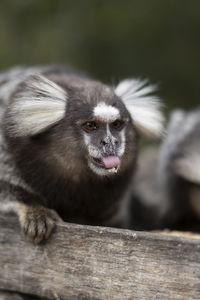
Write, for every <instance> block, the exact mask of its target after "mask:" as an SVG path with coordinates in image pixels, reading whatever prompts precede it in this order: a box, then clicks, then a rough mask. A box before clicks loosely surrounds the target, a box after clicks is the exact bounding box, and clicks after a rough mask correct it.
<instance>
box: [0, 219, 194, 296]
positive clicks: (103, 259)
mask: <svg viewBox="0 0 200 300" xmlns="http://www.w3.org/2000/svg"><path fill="white" fill-rule="evenodd" d="M19 231H20V230H19V227H18V224H17V222H16V219H15V218H14V217H13V218H11V217H9V219H8V217H3V216H0V289H7V290H10V291H19V292H23V293H28V294H33V295H38V296H45V297H49V298H50V299H59V298H61V299H73V300H74V299H96V300H97V299H103V300H104V299H117V300H118V299H119V300H123V299H131V300H133V299H139V300H143V299H144V300H146V299H147V300H149V299H162V300H163V299H167V300H169V299H173V300H175V299H181V300H183V299H186V300H189V299H192V300H193V299H196V300H197V299H200V240H199V239H191V238H179V237H168V236H163V235H159V234H151V233H139V232H135V231H129V230H118V229H110V228H99V227H89V226H80V225H74V224H67V223H66V224H59V225H58V226H57V228H56V231H55V232H54V234H53V235H52V237H51V238H50V239H49V240H48V241H47V243H46V244H43V245H37V246H36V245H32V244H31V243H29V242H27V241H25V240H24V238H23V237H22V236H21V235H20V233H19Z"/></svg>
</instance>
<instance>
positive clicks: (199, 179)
mask: <svg viewBox="0 0 200 300" xmlns="http://www.w3.org/2000/svg"><path fill="white" fill-rule="evenodd" d="M140 154H141V155H140V158H139V163H138V170H137V173H136V174H135V175H136V176H135V186H134V187H133V194H134V201H133V202H132V205H133V208H132V213H133V217H132V223H133V225H132V226H134V227H135V228H137V229H145V230H147V229H156V228H162V227H164V228H166V227H168V228H171V229H179V230H180V229H181V230H190V231H191V230H194V231H200V110H199V109H197V110H194V111H191V112H185V111H183V110H175V111H173V112H172V114H171V116H170V120H169V125H168V129H167V136H166V138H165V139H164V140H163V142H162V144H161V146H160V147H157V148H156V147H147V149H145V150H144V151H143V152H142V153H140ZM136 211H137V215H136V213H135V212H136Z"/></svg>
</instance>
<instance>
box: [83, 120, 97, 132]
mask: <svg viewBox="0 0 200 300" xmlns="http://www.w3.org/2000/svg"><path fill="white" fill-rule="evenodd" d="M83 127H84V128H85V129H86V130H88V131H93V130H96V129H97V124H96V123H95V122H86V123H85V124H83Z"/></svg>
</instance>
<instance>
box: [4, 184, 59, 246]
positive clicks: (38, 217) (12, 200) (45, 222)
mask: <svg viewBox="0 0 200 300" xmlns="http://www.w3.org/2000/svg"><path fill="white" fill-rule="evenodd" d="M39 203H41V199H40V198H39V197H38V196H37V195H34V194H32V193H29V192H27V191H26V190H25V189H23V188H21V187H18V186H15V185H12V184H10V183H7V182H5V181H0V211H2V212H4V213H10V212H11V213H12V212H13V213H15V214H16V215H17V216H18V218H19V222H20V226H21V230H22V232H23V233H24V235H25V236H26V237H27V238H28V239H29V240H31V241H33V242H35V243H40V242H41V241H42V240H44V239H47V238H48V237H49V235H50V234H51V232H52V230H53V229H54V227H55V223H56V221H61V218H60V217H59V216H58V214H57V213H56V212H55V211H54V210H52V209H48V208H46V207H44V206H42V205H41V204H39Z"/></svg>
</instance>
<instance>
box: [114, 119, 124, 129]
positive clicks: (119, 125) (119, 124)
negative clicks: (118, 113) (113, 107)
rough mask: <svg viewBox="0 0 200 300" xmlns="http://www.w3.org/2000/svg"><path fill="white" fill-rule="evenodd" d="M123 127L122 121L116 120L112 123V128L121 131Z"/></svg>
mask: <svg viewBox="0 0 200 300" xmlns="http://www.w3.org/2000/svg"><path fill="white" fill-rule="evenodd" d="M122 125H123V122H122V121H120V120H116V121H114V122H113V123H112V126H113V127H114V128H115V129H120V128H121V127H122Z"/></svg>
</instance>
